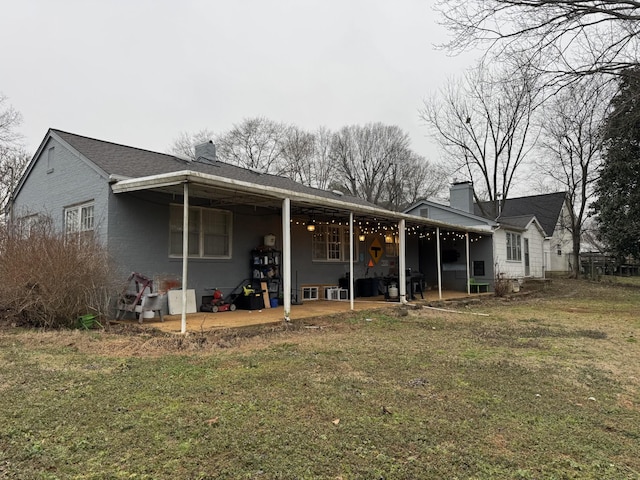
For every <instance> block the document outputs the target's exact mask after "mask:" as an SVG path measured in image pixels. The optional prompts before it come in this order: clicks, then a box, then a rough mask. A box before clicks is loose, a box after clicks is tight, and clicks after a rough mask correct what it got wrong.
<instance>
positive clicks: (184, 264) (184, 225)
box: [180, 182, 189, 333]
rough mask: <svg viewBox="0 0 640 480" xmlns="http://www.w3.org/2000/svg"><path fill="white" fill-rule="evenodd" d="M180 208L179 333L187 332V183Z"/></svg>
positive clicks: (184, 186) (185, 183)
mask: <svg viewBox="0 0 640 480" xmlns="http://www.w3.org/2000/svg"><path fill="white" fill-rule="evenodd" d="M182 203H183V210H182V323H181V327H180V333H187V273H188V271H189V268H188V264H189V184H188V183H187V182H184V185H183V200H182Z"/></svg>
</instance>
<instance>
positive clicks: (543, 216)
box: [474, 192, 566, 236]
mask: <svg viewBox="0 0 640 480" xmlns="http://www.w3.org/2000/svg"><path fill="white" fill-rule="evenodd" d="M565 200H566V193H565V192H556V193H548V194H544V195H532V196H529V197H519V198H508V199H507V200H505V201H504V203H503V205H502V211H501V214H500V216H499V218H498V221H505V217H519V216H522V215H525V216H526V215H528V216H529V217H531V216H535V217H536V219H537V221H538V223H539V224H540V226H541V227H542V229H543V230H544V232H545V233H546V235H548V236H551V235H553V232H554V230H555V228H556V224H557V222H558V218H559V217H560V213H561V211H562V206H563V205H564V203H565ZM480 205H482V207H483V208H484V209H485V211H487V212H489V214H488V215H487V217H486V218H496V217H497V215H492V214H494V213H495V212H493V211H492V204H491V202H480ZM480 205H478V204H475V205H474V213H475V214H476V215H478V216H481V217H484V216H485V215H483V214H482V210H481V209H480Z"/></svg>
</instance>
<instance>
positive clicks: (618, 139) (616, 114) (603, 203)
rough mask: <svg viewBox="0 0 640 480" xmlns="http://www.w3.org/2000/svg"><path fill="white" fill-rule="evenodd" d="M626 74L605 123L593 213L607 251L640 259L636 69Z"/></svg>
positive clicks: (639, 112) (639, 101) (639, 97)
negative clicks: (596, 216)
mask: <svg viewBox="0 0 640 480" xmlns="http://www.w3.org/2000/svg"><path fill="white" fill-rule="evenodd" d="M629 73H630V74H629V75H625V76H622V77H621V79H620V87H619V90H618V93H617V94H616V95H615V97H614V98H613V100H612V102H611V106H612V110H611V113H610V114H609V116H608V118H607V121H606V123H605V132H604V136H605V150H604V166H603V169H602V172H601V174H600V179H599V180H598V186H597V193H598V200H597V201H596V202H595V203H594V210H595V212H596V213H597V214H598V223H599V229H600V237H601V239H602V240H604V241H605V243H606V244H607V245H608V247H609V249H610V251H611V252H612V253H614V254H617V255H618V256H620V257H624V256H627V255H632V256H633V257H635V258H636V259H640V188H639V183H640V95H639V94H640V77H639V76H638V73H640V69H638V68H636V69H634V71H631V72H629Z"/></svg>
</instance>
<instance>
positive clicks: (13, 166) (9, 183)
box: [0, 93, 29, 212]
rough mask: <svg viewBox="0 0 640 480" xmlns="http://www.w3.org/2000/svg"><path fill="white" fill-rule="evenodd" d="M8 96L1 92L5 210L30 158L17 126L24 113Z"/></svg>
mask: <svg viewBox="0 0 640 480" xmlns="http://www.w3.org/2000/svg"><path fill="white" fill-rule="evenodd" d="M7 102H8V99H7V97H5V96H4V95H2V94H1V93H0V211H1V212H4V211H5V209H6V207H7V203H8V201H9V196H10V195H11V193H12V192H13V189H14V188H15V187H16V186H17V184H18V181H19V180H20V175H21V173H22V170H23V168H24V167H25V165H26V164H27V162H28V160H29V158H28V155H27V153H26V152H25V151H24V146H23V145H22V135H20V133H18V131H17V128H18V127H19V126H20V124H21V123H22V115H21V114H20V112H18V111H17V110H16V109H14V108H13V106H11V105H9V104H8V103H7Z"/></svg>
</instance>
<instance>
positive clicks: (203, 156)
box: [195, 140, 216, 163]
mask: <svg viewBox="0 0 640 480" xmlns="http://www.w3.org/2000/svg"><path fill="white" fill-rule="evenodd" d="M195 151H196V162H202V163H213V162H215V161H216V146H215V145H214V144H213V142H212V141H211V140H209V141H208V142H206V143H201V144H199V145H196V146H195Z"/></svg>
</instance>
